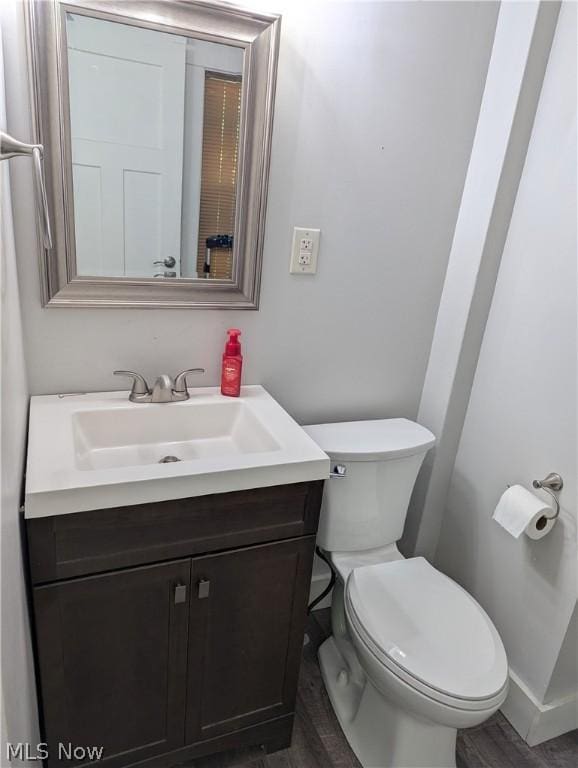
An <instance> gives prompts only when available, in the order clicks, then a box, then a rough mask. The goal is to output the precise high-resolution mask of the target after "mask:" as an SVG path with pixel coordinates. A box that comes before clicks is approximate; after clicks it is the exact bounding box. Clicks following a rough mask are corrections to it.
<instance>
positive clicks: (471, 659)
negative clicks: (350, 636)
mask: <svg viewBox="0 0 578 768" xmlns="http://www.w3.org/2000/svg"><path fill="white" fill-rule="evenodd" d="M347 590H348V602H349V605H350V606H351V607H352V608H353V610H354V612H355V614H356V618H357V620H358V624H359V625H360V626H361V627H362V628H363V631H364V633H365V634H366V635H367V636H368V637H369V638H370V640H371V641H372V643H373V644H374V645H375V646H376V647H377V648H378V649H379V650H380V651H381V652H382V654H384V657H385V660H386V661H387V662H393V664H394V665H395V666H397V667H400V668H401V669H402V670H404V671H405V672H406V673H408V674H409V675H410V676H411V677H413V678H415V679H417V680H419V681H420V682H421V683H423V684H425V685H426V686H428V687H429V688H433V689H435V690H437V691H440V692H441V693H444V694H447V695H448V696H451V697H452V698H458V699H468V700H472V699H474V700H477V699H488V698H491V697H492V696H494V695H495V694H496V693H497V692H498V691H500V689H502V688H503V687H504V685H505V683H506V680H507V675H508V663H507V659H506V653H505V651H504V646H503V644H502V641H501V639H500V636H499V635H498V633H497V631H496V628H495V627H494V625H493V624H492V621H491V619H490V618H489V616H488V615H487V614H486V612H485V611H484V610H483V608H482V607H481V606H480V605H479V604H478V603H477V602H476V601H475V600H474V599H473V597H471V595H469V594H468V593H467V592H466V591H465V590H464V589H462V588H461V587H460V586H459V585H458V584H456V583H455V582H454V581H452V580H451V579H450V578H448V577H447V576H444V574H442V573H440V572H439V571H437V570H436V569H435V568H434V567H433V566H432V565H430V564H429V563H428V562H427V560H425V559H424V558H423V557H415V558H411V559H409V560H397V561H394V562H389V563H380V564H379V565H368V566H362V567H361V568H355V569H354V570H353V571H352V573H351V575H350V577H349V580H348V582H347ZM388 666H389V664H388Z"/></svg>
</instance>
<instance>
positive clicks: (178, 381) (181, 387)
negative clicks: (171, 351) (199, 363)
mask: <svg viewBox="0 0 578 768" xmlns="http://www.w3.org/2000/svg"><path fill="white" fill-rule="evenodd" d="M189 373H205V369H204V368H188V369H187V370H186V371H181V373H179V374H178V376H176V377H175V387H174V391H175V392H178V393H179V394H181V395H182V394H184V393H185V392H186V391H187V376H188V375H189Z"/></svg>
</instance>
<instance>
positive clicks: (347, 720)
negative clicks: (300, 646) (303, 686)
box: [319, 637, 457, 768]
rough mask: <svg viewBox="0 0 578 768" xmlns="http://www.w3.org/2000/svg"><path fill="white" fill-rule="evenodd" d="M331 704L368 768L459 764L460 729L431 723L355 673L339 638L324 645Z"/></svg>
mask: <svg viewBox="0 0 578 768" xmlns="http://www.w3.org/2000/svg"><path fill="white" fill-rule="evenodd" d="M319 663H320V666H321V673H322V675H323V681H324V682H325V687H326V689H327V692H328V694H329V698H330V700H331V704H332V706H333V709H334V711H335V714H336V715H337V719H338V720H339V724H340V725H341V728H342V730H343V733H344V734H345V737H346V739H347V741H348V742H349V745H350V746H351V748H352V749H353V751H354V752H355V754H356V756H357V758H358V759H359V761H360V763H361V764H362V765H363V767H364V768H455V765H456V736H457V730H456V729H455V728H448V727H446V726H444V725H439V724H436V723H430V722H428V721H427V720H423V719H422V718H419V717H416V716H415V715H413V714H411V713H410V712H407V711H406V710H404V709H401V708H400V707H397V706H394V705H392V704H391V703H390V702H388V701H387V700H386V699H385V698H384V697H383V696H382V695H381V694H380V693H379V692H378V691H377V690H376V689H375V688H374V686H373V685H372V684H371V682H370V681H369V680H368V679H367V678H366V679H365V681H364V683H363V684H360V682H359V681H358V679H356V677H357V676H356V675H351V674H350V671H349V669H348V666H347V663H346V662H345V660H344V658H343V656H342V654H341V653H340V651H339V648H338V647H337V644H336V642H335V640H334V638H333V637H330V638H328V639H327V640H326V641H325V642H324V643H323V645H322V646H321V647H320V648H319Z"/></svg>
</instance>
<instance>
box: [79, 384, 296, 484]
mask: <svg viewBox="0 0 578 768" xmlns="http://www.w3.org/2000/svg"><path fill="white" fill-rule="evenodd" d="M187 403H188V407H187V405H186V404H181V403H173V404H170V405H169V406H168V407H167V405H145V406H141V407H140V408H134V407H132V405H130V404H129V405H130V407H126V408H114V409H111V410H93V411H77V412H76V413H73V414H72V431H73V436H74V448H75V462H76V466H77V467H78V469H82V470H89V471H90V470H95V469H112V468H114V467H131V466H136V465H139V464H159V463H173V462H177V461H194V460H196V459H204V458H212V457H219V456H234V455H243V454H247V453H259V452H267V451H278V450H280V448H281V446H280V444H279V443H278V442H277V440H275V438H274V437H273V435H272V434H271V433H270V432H269V431H268V430H267V428H266V426H265V425H264V424H263V423H262V422H261V421H260V420H259V418H258V416H257V415H256V414H255V413H254V411H252V410H251V409H250V407H249V406H248V405H247V403H246V402H242V401H238V400H233V401H231V400H229V401H225V402H215V401H211V400H210V399H207V398H205V399H203V401H202V402H201V401H194V400H193V401H190V400H189V401H187ZM179 406H180V407H179Z"/></svg>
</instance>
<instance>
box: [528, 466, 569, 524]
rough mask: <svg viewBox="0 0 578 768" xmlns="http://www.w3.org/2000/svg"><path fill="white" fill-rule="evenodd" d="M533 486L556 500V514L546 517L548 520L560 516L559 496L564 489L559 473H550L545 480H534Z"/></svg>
mask: <svg viewBox="0 0 578 768" xmlns="http://www.w3.org/2000/svg"><path fill="white" fill-rule="evenodd" d="M532 485H533V487H534V488H538V489H541V490H542V491H546V493H547V494H549V495H550V496H551V497H552V498H553V499H554V504H555V505H556V509H555V510H553V512H554V514H553V515H544V517H546V518H547V519H548V520H554V519H555V518H556V517H558V515H559V514H560V502H559V500H558V496H557V494H558V493H559V492H560V491H561V490H562V488H563V487H564V481H563V480H562V477H561V476H560V475H559V474H558V473H557V472H550V474H548V475H546V477H545V478H544V479H543V480H532Z"/></svg>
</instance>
